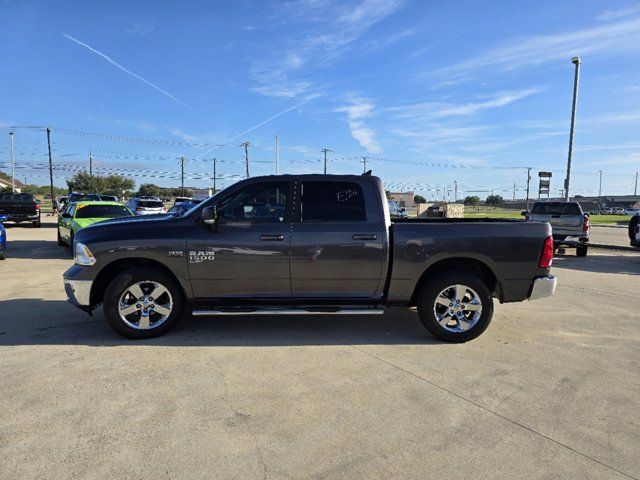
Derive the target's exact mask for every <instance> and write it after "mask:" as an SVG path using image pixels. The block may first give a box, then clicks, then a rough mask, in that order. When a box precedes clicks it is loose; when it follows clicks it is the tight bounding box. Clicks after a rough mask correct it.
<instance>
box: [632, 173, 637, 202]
mask: <svg viewBox="0 0 640 480" xmlns="http://www.w3.org/2000/svg"><path fill="white" fill-rule="evenodd" d="M633 195H634V196H635V195H638V172H636V186H635V187H633Z"/></svg>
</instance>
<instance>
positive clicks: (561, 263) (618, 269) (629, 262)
mask: <svg viewBox="0 0 640 480" xmlns="http://www.w3.org/2000/svg"><path fill="white" fill-rule="evenodd" d="M632 253H633V252H632ZM553 267H557V268H566V269H569V270H578V271H586V272H594V273H615V274H619V275H640V254H639V255H601V254H591V253H589V255H588V256H586V257H582V258H581V257H576V256H570V255H557V256H555V257H554V258H553ZM553 267H552V269H553Z"/></svg>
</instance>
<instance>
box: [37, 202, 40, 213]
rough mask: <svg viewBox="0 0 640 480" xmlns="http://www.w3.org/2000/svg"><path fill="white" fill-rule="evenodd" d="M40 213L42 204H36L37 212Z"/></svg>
mask: <svg viewBox="0 0 640 480" xmlns="http://www.w3.org/2000/svg"><path fill="white" fill-rule="evenodd" d="M38 211H40V204H39V203H36V212H38Z"/></svg>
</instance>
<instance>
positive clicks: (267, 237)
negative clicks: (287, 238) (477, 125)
mask: <svg viewBox="0 0 640 480" xmlns="http://www.w3.org/2000/svg"><path fill="white" fill-rule="evenodd" d="M260 240H262V241H263V242H281V241H282V240H284V235H278V234H275V235H266V234H265V235H260Z"/></svg>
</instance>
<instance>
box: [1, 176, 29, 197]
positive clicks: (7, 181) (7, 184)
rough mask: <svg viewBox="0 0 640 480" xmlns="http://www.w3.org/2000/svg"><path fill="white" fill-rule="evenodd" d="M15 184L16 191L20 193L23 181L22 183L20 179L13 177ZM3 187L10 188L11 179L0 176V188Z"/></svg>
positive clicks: (2, 188)
mask: <svg viewBox="0 0 640 480" xmlns="http://www.w3.org/2000/svg"><path fill="white" fill-rule="evenodd" d="M15 185H16V193H21V192H22V187H24V186H25V185H24V183H22V182H21V181H20V180H18V179H17V178H16V179H15ZM5 188H11V179H10V178H9V179H7V178H0V190H4V189H5Z"/></svg>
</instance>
